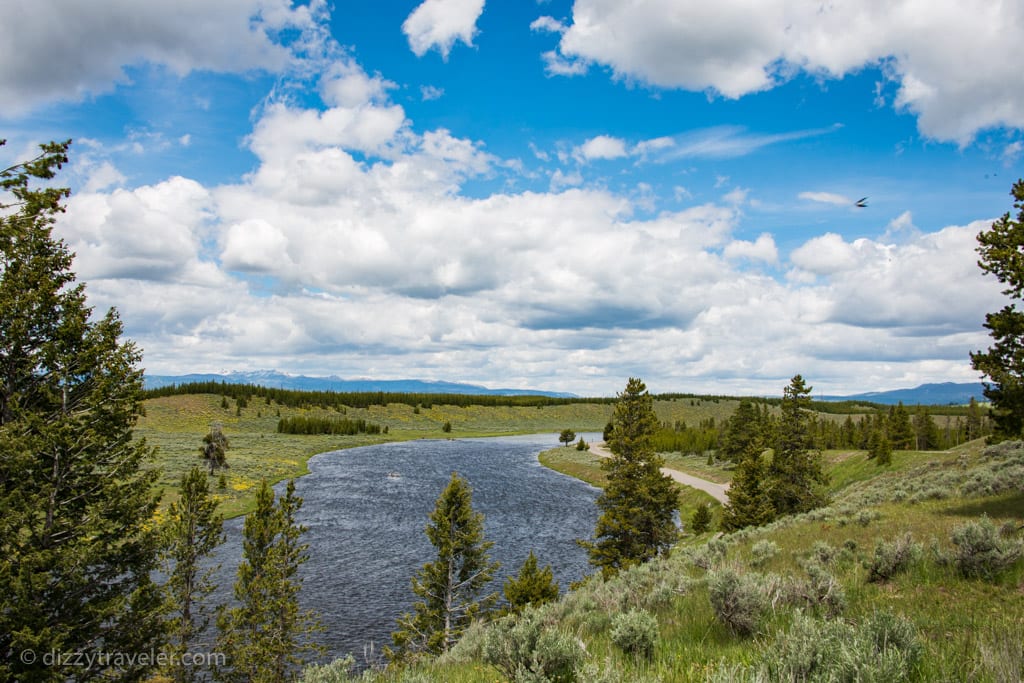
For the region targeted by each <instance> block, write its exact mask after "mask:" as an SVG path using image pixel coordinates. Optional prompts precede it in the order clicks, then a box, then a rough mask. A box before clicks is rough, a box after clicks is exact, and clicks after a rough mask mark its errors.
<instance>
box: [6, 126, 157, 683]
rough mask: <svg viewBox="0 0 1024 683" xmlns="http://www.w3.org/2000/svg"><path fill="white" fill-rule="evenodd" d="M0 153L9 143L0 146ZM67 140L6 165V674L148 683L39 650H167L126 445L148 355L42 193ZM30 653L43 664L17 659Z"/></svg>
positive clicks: (133, 455) (143, 476) (145, 477)
mask: <svg viewBox="0 0 1024 683" xmlns="http://www.w3.org/2000/svg"><path fill="white" fill-rule="evenodd" d="M0 144H3V141H0ZM69 145H70V141H68V142H63V143H49V144H46V145H42V146H41V148H42V152H41V154H40V155H39V156H38V157H36V158H35V159H33V160H31V161H29V162H25V163H21V164H17V165H15V166H12V167H10V168H7V169H5V170H0V679H2V680H8V679H10V680H22V681H27V680H31V681H66V680H95V679H97V678H98V677H100V676H101V673H100V669H101V668H102V669H103V672H102V675H103V676H104V677H108V678H110V679H113V680H126V681H131V680H138V679H140V678H141V677H142V676H144V675H145V674H146V672H147V670H149V669H151V667H152V664H149V663H145V662H140V661H138V660H136V661H135V662H134V663H132V662H127V661H122V662H120V663H119V664H120V665H119V666H116V667H108V666H101V665H100V663H99V662H95V663H93V664H92V665H88V666H67V667H65V666H50V665H48V664H47V663H46V662H44V657H43V655H44V653H47V652H51V651H55V652H82V653H86V654H88V653H93V654H95V653H96V649H97V648H99V647H102V649H103V650H104V651H107V652H144V651H149V650H150V649H153V648H156V649H159V647H160V644H161V642H162V638H163V633H162V630H163V618H162V609H163V600H162V596H161V592H160V590H159V588H158V587H157V586H156V585H155V584H154V583H153V581H152V580H151V578H150V576H151V572H152V570H154V569H155V568H156V567H157V559H158V558H157V556H158V551H159V543H158V534H157V532H156V529H155V527H154V525H153V524H152V520H153V515H154V512H155V510H156V505H157V494H155V493H154V484H155V482H156V479H157V476H158V473H157V472H155V471H153V470H151V469H144V467H143V465H144V463H145V461H146V460H147V459H149V458H150V457H151V454H152V451H151V449H149V448H148V447H147V446H146V445H145V444H144V443H142V442H140V441H136V440H134V439H133V438H132V428H133V427H134V425H135V423H136V420H137V418H138V416H139V414H140V411H141V401H142V396H141V393H142V370H141V369H140V368H139V367H138V363H139V361H140V358H141V352H140V351H139V350H138V349H137V348H136V347H135V345H134V344H132V343H131V342H122V341H121V340H120V338H121V334H122V325H121V322H120V320H119V318H118V316H117V313H116V312H115V311H114V310H113V309H111V310H110V311H108V312H107V314H106V315H104V316H101V317H98V318H93V317H91V313H92V311H91V309H90V308H89V307H88V306H87V304H86V295H85V288H84V285H82V284H80V283H79V284H76V282H75V275H74V273H73V272H72V271H71V265H72V258H73V256H72V254H71V252H70V251H69V250H68V248H67V246H66V245H65V244H64V243H63V242H62V241H61V240H59V239H56V238H54V237H53V235H52V226H53V223H54V220H55V217H56V216H57V215H58V214H59V213H60V212H62V211H63V207H62V206H61V201H62V200H63V199H64V198H65V197H67V196H68V194H69V191H68V190H66V189H62V188H47V187H42V188H37V187H35V185H36V184H37V183H38V182H40V181H43V182H45V181H47V180H49V179H51V178H53V177H54V176H55V174H56V171H57V170H58V169H60V168H61V166H62V165H63V164H64V163H65V162H66V161H67V150H68V147H69ZM22 652H33V653H36V657H35V659H34V661H28V660H27V659H26V658H22V657H21V656H20V653H22Z"/></svg>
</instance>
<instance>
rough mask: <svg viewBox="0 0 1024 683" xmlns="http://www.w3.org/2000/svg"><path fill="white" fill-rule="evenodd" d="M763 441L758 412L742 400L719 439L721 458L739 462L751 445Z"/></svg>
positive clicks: (748, 402)
mask: <svg viewBox="0 0 1024 683" xmlns="http://www.w3.org/2000/svg"><path fill="white" fill-rule="evenodd" d="M760 439H761V425H760V424H759V420H758V415H757V410H756V409H755V408H754V405H753V404H752V403H751V402H750V401H749V400H747V399H742V400H741V401H740V404H739V406H738V407H737V408H736V412H734V413H733V414H732V416H731V417H730V418H729V420H728V422H726V425H725V432H724V433H723V434H722V438H721V439H719V457H720V458H722V459H724V460H731V461H733V462H739V461H740V459H741V458H742V457H743V455H744V453H746V452H747V451H748V450H749V447H750V444H751V443H753V442H754V441H760Z"/></svg>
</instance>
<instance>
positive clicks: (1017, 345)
mask: <svg viewBox="0 0 1024 683" xmlns="http://www.w3.org/2000/svg"><path fill="white" fill-rule="evenodd" d="M1011 194H1012V195H1013V198H1014V202H1013V206H1014V208H1015V209H1017V211H1018V213H1017V219H1016V220H1011V219H1010V213H1009V212H1006V213H1005V214H1003V216H1002V217H1001V218H999V220H997V221H995V222H993V223H992V226H991V228H989V229H988V230H984V231H982V232H981V233H979V234H978V254H979V255H980V256H981V259H980V260H979V261H978V265H979V266H980V267H981V269H982V270H983V271H984V272H986V273H990V274H992V275H995V276H996V278H997V279H998V280H999V282H1000V283H1002V284H1003V285H1005V286H1006V288H1005V289H1004V290H1003V294H1004V295H1006V296H1008V297H1011V298H1012V299H1013V301H1012V302H1011V303H1010V304H1009V305H1007V306H1004V307H1003V309H1002V310H1000V311H998V312H996V313H987V314H986V315H985V329H987V330H988V331H989V335H990V336H991V337H992V340H993V344H992V346H990V347H989V349H988V351H984V352H983V351H978V352H976V353H972V354H971V366H972V367H973V368H974V369H975V370H977V371H978V372H980V373H982V374H983V375H985V376H987V377H988V378H989V379H990V380H991V382H986V383H985V397H986V398H988V400H989V401H991V403H992V410H991V416H992V420H993V422H994V423H995V436H996V437H997V438H1004V439H1014V438H1020V436H1021V435H1022V433H1024V312H1022V311H1020V310H1018V309H1017V307H1016V305H1017V301H1018V300H1020V299H1021V298H1022V297H1024V180H1018V181H1017V182H1016V183H1014V184H1013V190H1012V192H1011Z"/></svg>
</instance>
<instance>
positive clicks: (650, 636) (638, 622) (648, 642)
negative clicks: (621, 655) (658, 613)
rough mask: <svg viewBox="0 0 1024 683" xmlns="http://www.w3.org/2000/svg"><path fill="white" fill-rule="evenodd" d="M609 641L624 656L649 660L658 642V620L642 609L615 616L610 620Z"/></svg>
mask: <svg viewBox="0 0 1024 683" xmlns="http://www.w3.org/2000/svg"><path fill="white" fill-rule="evenodd" d="M611 639H612V642H613V643H615V646H616V647H617V648H619V649H620V650H622V651H623V652H625V653H626V654H628V655H633V656H634V657H636V658H638V659H647V660H649V659H651V657H653V656H654V646H655V645H656V644H657V642H658V620H657V619H655V618H654V615H652V614H651V613H650V612H648V611H647V610H642V609H631V610H629V611H628V612H624V613H622V614H616V615H615V617H614V618H612V632H611Z"/></svg>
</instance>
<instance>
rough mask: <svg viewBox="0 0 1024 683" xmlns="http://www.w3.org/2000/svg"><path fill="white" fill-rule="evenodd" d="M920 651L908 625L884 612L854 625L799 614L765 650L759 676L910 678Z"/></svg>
mask: <svg viewBox="0 0 1024 683" xmlns="http://www.w3.org/2000/svg"><path fill="white" fill-rule="evenodd" d="M921 652H922V650H921V646H920V643H919V641H918V638H917V632H916V629H915V628H914V626H913V624H911V623H910V622H908V621H906V620H905V619H902V618H901V617H896V616H893V615H891V614H889V613H886V612H882V613H876V614H874V615H872V616H871V617H869V618H868V619H867V620H866V621H865V622H864V623H863V624H861V625H860V627H858V626H855V625H852V624H848V623H846V622H845V621H841V620H836V619H825V620H816V619H813V618H811V617H808V616H805V615H802V614H801V615H798V616H797V617H796V619H794V621H793V625H792V627H790V629H789V632H788V633H786V634H780V636H779V637H778V638H777V639H776V642H775V645H774V647H769V648H766V649H765V651H764V659H763V661H762V664H761V669H760V671H759V674H760V676H759V678H761V679H762V680H770V681H857V682H858V683H875V682H877V683H897V682H899V681H905V680H910V679H912V678H913V677H914V675H915V670H916V667H917V665H918V662H919V661H920V659H921Z"/></svg>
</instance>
